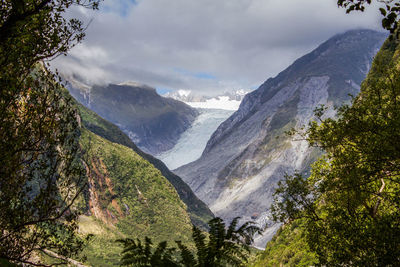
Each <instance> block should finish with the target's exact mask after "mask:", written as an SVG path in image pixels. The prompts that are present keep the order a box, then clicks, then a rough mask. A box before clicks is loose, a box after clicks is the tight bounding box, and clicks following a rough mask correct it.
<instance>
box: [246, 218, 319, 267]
mask: <svg viewBox="0 0 400 267" xmlns="http://www.w3.org/2000/svg"><path fill="white" fill-rule="evenodd" d="M303 225H304V222H303V221H302V220H297V221H294V222H293V223H291V224H286V225H283V226H282V227H281V228H280V229H279V231H278V232H277V233H276V235H275V236H274V237H273V238H272V240H271V241H269V242H268V244H267V246H266V248H265V250H264V251H262V252H259V253H258V255H257V257H256V259H255V260H254V261H253V262H252V263H251V264H250V266H252V267H266V266H296V267H297V266H299V267H300V266H303V267H306V266H315V264H317V263H318V261H317V257H316V255H315V253H314V252H312V251H311V250H310V248H309V247H308V244H307V242H306V240H305V238H304V236H305V233H304V230H303Z"/></svg>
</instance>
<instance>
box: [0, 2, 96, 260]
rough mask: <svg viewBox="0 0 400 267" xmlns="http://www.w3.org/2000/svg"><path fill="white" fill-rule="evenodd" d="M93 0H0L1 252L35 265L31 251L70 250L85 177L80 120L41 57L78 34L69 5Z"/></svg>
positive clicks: (75, 243) (77, 245)
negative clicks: (75, 205)
mask: <svg viewBox="0 0 400 267" xmlns="http://www.w3.org/2000/svg"><path fill="white" fill-rule="evenodd" d="M97 3H98V1H97V0H88V1H81V0H61V1H55V0H5V1H2V3H1V5H0V11H1V12H0V86H1V87H0V151H1V152H2V155H1V156H0V165H1V166H2V167H1V170H0V188H1V191H0V210H1V214H2V216H1V218H0V232H1V234H0V258H4V259H7V260H8V261H12V262H19V263H21V262H24V263H29V264H33V265H41V264H42V263H40V262H38V261H36V260H32V259H33V258H32V257H33V255H37V253H39V252H41V253H45V254H49V253H48V252H49V251H50V252H51V253H54V252H55V253H57V254H58V257H59V258H60V259H59V260H58V261H59V262H65V258H64V257H70V256H73V255H76V254H77V253H78V252H79V251H80V249H81V247H82V245H83V243H84V240H82V239H80V238H78V237H77V236H76V235H75V229H76V221H75V218H76V214H77V213H76V210H74V209H73V208H72V204H73V203H74V201H75V200H76V199H77V198H78V196H79V194H80V192H81V190H82V189H83V187H84V185H85V183H84V181H83V177H84V169H83V168H82V166H81V162H80V156H81V155H80V149H79V143H78V139H79V134H80V131H79V125H78V121H77V116H76V115H77V114H76V110H75V109H74V108H73V107H72V105H71V99H70V98H69V97H66V96H64V95H63V94H62V92H61V90H60V88H59V86H58V85H57V83H55V80H56V76H55V75H53V74H51V73H49V72H48V71H47V70H46V69H45V67H44V66H38V65H35V64H37V62H38V61H39V60H43V59H49V58H52V57H55V56H58V55H60V54H62V53H65V52H66V51H67V50H68V49H69V48H70V47H72V46H73V45H74V44H76V43H77V42H79V41H80V40H81V39H82V38H83V35H84V34H83V30H84V29H83V27H82V23H81V22H80V21H78V20H76V19H72V20H70V21H67V20H66V19H64V18H63V16H62V14H63V12H64V11H65V10H66V9H67V8H68V7H69V6H71V5H73V4H76V5H83V6H86V7H92V8H96V7H97Z"/></svg>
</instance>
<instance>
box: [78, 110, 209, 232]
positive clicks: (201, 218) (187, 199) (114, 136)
mask: <svg viewBox="0 0 400 267" xmlns="http://www.w3.org/2000/svg"><path fill="white" fill-rule="evenodd" d="M78 107H79V111H80V114H81V117H82V124H83V125H84V126H85V127H86V128H87V129H88V130H90V131H91V132H93V133H95V134H97V135H99V136H101V137H103V138H105V139H107V140H109V141H111V142H113V143H117V144H121V145H124V146H126V147H129V148H131V149H132V150H133V151H135V152H136V153H137V154H139V155H140V156H141V157H142V158H144V159H145V160H147V161H149V162H150V163H151V164H153V165H154V167H156V168H157V169H158V170H160V171H161V173H162V175H163V176H164V177H165V178H167V179H168V181H169V182H170V183H171V184H172V185H173V186H174V187H175V189H176V191H177V192H178V194H179V197H180V198H181V199H182V201H183V202H184V203H185V204H186V205H187V207H188V212H189V215H190V218H191V220H192V222H193V224H195V225H197V226H201V227H203V228H206V227H207V222H208V221H209V220H211V219H212V218H213V217H214V215H213V213H212V212H211V211H210V209H209V208H208V207H207V205H206V204H204V202H202V201H201V200H200V199H199V198H198V197H197V196H196V195H195V194H194V193H193V191H192V190H191V189H190V187H189V186H188V185H187V184H186V183H185V182H183V181H182V179H181V178H180V177H179V176H177V175H175V174H174V173H172V172H171V171H170V170H169V169H168V168H167V166H165V164H164V163H163V162H162V161H160V160H158V159H156V158H155V157H153V156H151V155H149V154H146V153H144V152H143V151H141V150H140V149H139V148H138V147H137V146H136V145H135V144H134V143H133V142H132V141H131V140H130V139H129V137H128V136H127V135H126V134H125V133H123V132H122V131H121V130H120V129H119V128H118V127H117V126H116V125H114V124H112V123H110V122H108V121H106V120H105V119H103V118H101V117H100V116H99V115H97V114H96V113H95V112H93V111H91V110H89V109H87V108H86V107H84V106H83V105H81V104H78Z"/></svg>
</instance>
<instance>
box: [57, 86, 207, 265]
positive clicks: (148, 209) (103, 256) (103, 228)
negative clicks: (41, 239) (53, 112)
mask: <svg viewBox="0 0 400 267" xmlns="http://www.w3.org/2000/svg"><path fill="white" fill-rule="evenodd" d="M65 93H66V94H68V92H65ZM76 105H77V107H78V108H79V111H80V115H81V116H80V121H81V124H82V128H81V136H80V143H81V147H82V149H83V152H84V154H83V160H84V162H85V168H86V173H87V179H88V189H87V190H86V191H85V192H84V197H83V198H81V199H80V200H79V202H77V203H76V205H77V206H79V207H81V209H82V211H83V213H84V215H82V216H81V217H80V219H79V231H80V232H81V233H82V234H93V237H92V238H91V241H90V242H89V244H88V246H87V247H86V248H85V251H84V253H85V255H87V263H88V264H90V265H92V266H115V265H118V264H119V260H120V252H121V250H122V247H121V245H120V244H117V243H116V242H115V241H116V239H118V238H128V237H129V238H140V239H144V237H145V236H148V237H151V238H152V239H153V240H154V241H155V242H160V241H164V240H182V241H183V242H184V243H186V244H189V246H191V242H192V241H191V229H192V222H193V223H195V224H196V225H200V226H204V225H206V222H207V221H208V220H209V219H211V218H213V214H212V213H211V211H210V210H209V209H208V208H207V206H206V205H205V204H204V203H203V202H202V201H200V200H199V199H198V198H197V197H196V196H195V195H194V193H193V192H192V191H191V189H190V188H189V187H188V186H187V185H186V184H185V183H184V182H183V181H182V180H181V179H180V178H179V177H178V176H176V175H174V174H173V173H171V172H170V171H169V170H168V168H167V167H165V165H164V164H163V163H162V162H161V161H159V160H157V159H155V158H153V157H152V156H150V155H148V154H146V153H144V152H142V151H141V150H140V149H139V148H137V147H136V146H135V144H134V143H132V141H131V140H130V139H129V137H128V136H126V135H125V134H124V133H123V132H122V131H121V130H120V129H119V128H118V127H117V126H115V125H113V124H112V123H110V122H108V121H106V120H104V119H102V118H101V117H100V116H98V115H97V114H96V113H94V112H93V111H91V110H89V109H87V108H85V107H84V106H83V105H80V104H78V103H77V104H76ZM166 177H168V178H166ZM181 198H182V199H181ZM185 203H186V204H185Z"/></svg>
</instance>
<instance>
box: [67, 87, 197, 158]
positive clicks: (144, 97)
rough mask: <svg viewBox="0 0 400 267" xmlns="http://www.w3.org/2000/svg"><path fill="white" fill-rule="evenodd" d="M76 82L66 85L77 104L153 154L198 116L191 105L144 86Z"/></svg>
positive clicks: (167, 145)
mask: <svg viewBox="0 0 400 267" xmlns="http://www.w3.org/2000/svg"><path fill="white" fill-rule="evenodd" d="M74 85H75V86H74ZM79 85H81V84H79V83H70V85H69V86H67V87H68V89H69V90H70V92H71V94H72V95H73V96H74V97H75V98H76V99H77V100H78V101H79V102H80V103H82V104H83V105H85V106H86V107H88V108H90V109H91V110H93V111H94V112H96V113H97V114H99V115H100V116H101V117H103V118H105V119H106V120H108V121H110V122H112V123H114V124H116V125H117V126H118V127H119V128H120V129H122V130H123V131H124V132H125V133H126V134H127V135H128V136H129V138H130V139H131V140H132V141H133V142H134V143H135V144H136V145H137V146H138V147H140V149H142V150H143V151H145V152H146V153H150V154H152V155H156V154H159V153H161V152H163V151H166V150H169V149H171V148H172V147H173V146H174V145H175V144H176V142H177V141H178V139H179V137H180V135H181V134H182V133H183V132H184V131H185V130H186V129H188V128H189V127H190V125H191V123H192V122H193V121H194V119H195V118H196V116H197V115H198V112H197V111H196V110H195V109H193V108H191V107H190V106H188V105H186V104H184V103H182V102H180V101H177V100H174V99H171V98H165V97H161V96H160V95H159V94H157V92H156V90H155V89H154V88H152V87H149V86H146V85H140V84H136V83H123V84H119V85H117V84H109V85H106V86H100V85H96V86H93V87H85V86H79Z"/></svg>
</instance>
